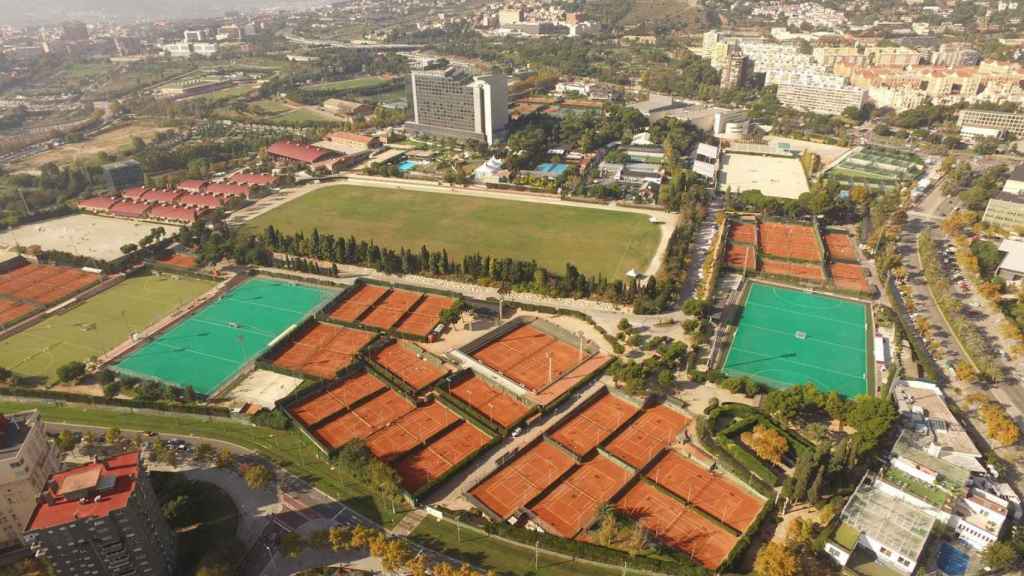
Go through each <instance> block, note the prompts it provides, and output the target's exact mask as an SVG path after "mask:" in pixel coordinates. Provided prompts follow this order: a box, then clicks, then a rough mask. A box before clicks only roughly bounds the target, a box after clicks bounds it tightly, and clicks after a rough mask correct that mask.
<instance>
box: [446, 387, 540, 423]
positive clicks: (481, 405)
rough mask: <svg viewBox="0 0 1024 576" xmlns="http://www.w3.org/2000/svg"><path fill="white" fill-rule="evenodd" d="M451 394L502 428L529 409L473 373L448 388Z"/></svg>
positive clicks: (517, 419) (524, 415)
mask: <svg viewBox="0 0 1024 576" xmlns="http://www.w3.org/2000/svg"><path fill="white" fill-rule="evenodd" d="M450 392H451V394H452V396H455V397H456V398H458V399H459V400H462V401H463V402H465V403H466V404H469V405H470V406H472V407H473V408H475V409H476V411H477V412H479V413H481V414H483V415H484V416H485V417H486V418H487V419H488V420H492V421H494V422H497V423H498V425H499V426H501V427H503V428H506V429H507V428H510V427H512V426H513V425H514V424H516V423H518V422H519V421H520V420H522V419H523V418H525V417H526V415H527V414H529V413H530V409H529V408H527V407H526V405H525V404H523V403H522V402H520V401H518V400H516V399H515V398H513V397H512V396H511V395H509V394H506V393H504V392H502V391H500V390H497V389H496V388H495V387H493V386H491V385H489V384H488V383H486V382H484V381H483V379H481V378H480V377H479V376H477V375H476V374H474V375H473V376H472V377H470V378H466V379H464V380H463V381H462V382H459V383H458V384H456V385H455V386H452V388H451V390H450Z"/></svg>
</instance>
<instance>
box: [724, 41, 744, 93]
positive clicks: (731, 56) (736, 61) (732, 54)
mask: <svg viewBox="0 0 1024 576" xmlns="http://www.w3.org/2000/svg"><path fill="white" fill-rule="evenodd" d="M727 52H728V54H727V55H726V57H725V61H724V62H722V67H721V69H720V70H719V71H718V73H719V76H720V81H719V86H721V87H722V88H739V87H740V86H744V85H745V84H746V83H747V77H748V75H749V72H750V71H751V68H752V66H751V61H750V59H749V58H747V57H746V56H744V55H743V50H741V49H740V48H739V47H738V46H733V45H730V46H729V49H728V51H727Z"/></svg>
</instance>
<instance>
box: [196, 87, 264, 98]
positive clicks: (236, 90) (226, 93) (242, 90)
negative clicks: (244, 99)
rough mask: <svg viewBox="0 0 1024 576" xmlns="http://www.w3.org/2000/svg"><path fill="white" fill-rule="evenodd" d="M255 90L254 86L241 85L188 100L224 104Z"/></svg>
mask: <svg viewBox="0 0 1024 576" xmlns="http://www.w3.org/2000/svg"><path fill="white" fill-rule="evenodd" d="M255 89H256V85H255V84H242V85H240V86H230V87H228V88H224V89H223V90H217V91H216V92H210V93H209V94H200V95H199V96H194V97H193V98H190V100H206V101H207V102H226V101H228V100H234V99H235V98H239V97H241V96H245V95H246V94H248V93H249V92H252V91H253V90H255Z"/></svg>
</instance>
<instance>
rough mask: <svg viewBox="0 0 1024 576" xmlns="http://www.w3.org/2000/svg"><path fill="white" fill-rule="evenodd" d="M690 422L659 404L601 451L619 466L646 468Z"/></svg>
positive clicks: (642, 415) (634, 421)
mask: <svg viewBox="0 0 1024 576" xmlns="http://www.w3.org/2000/svg"><path fill="white" fill-rule="evenodd" d="M689 422H690V419H689V418H687V417H686V416H684V415H682V414H680V413H679V412H676V411H675V410H673V409H671V408H669V407H667V406H665V405H662V404H659V405H657V406H655V407H653V408H650V409H648V410H644V412H643V414H641V415H640V416H639V417H637V419H636V420H633V422H632V423H631V424H630V425H629V426H627V427H626V428H625V429H624V430H623V431H622V432H620V433H619V434H618V436H616V437H615V438H613V439H612V441H611V442H609V443H608V445H607V446H606V447H605V448H606V449H607V450H608V452H610V453H611V454H613V455H615V456H616V457H617V458H619V459H620V460H622V461H623V462H625V463H627V464H629V465H630V466H633V467H634V468H636V469H638V470H639V469H641V468H643V467H644V466H646V465H647V464H648V463H649V462H650V461H651V460H653V459H654V458H655V456H657V455H658V454H659V453H660V452H661V451H662V450H664V449H665V448H666V447H667V446H669V445H670V444H672V443H673V442H675V439H676V437H677V436H678V435H679V434H680V433H681V432H682V431H683V430H684V429H685V428H686V425H687V424H689Z"/></svg>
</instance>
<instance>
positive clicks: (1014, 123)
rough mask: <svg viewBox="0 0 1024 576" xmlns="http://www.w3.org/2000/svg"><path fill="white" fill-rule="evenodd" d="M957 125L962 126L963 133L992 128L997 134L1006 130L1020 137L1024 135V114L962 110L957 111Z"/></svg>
mask: <svg viewBox="0 0 1024 576" xmlns="http://www.w3.org/2000/svg"><path fill="white" fill-rule="evenodd" d="M956 125H957V126H959V127H960V132H961V134H963V133H964V132H965V131H966V132H967V133H968V134H970V133H972V132H978V131H979V130H991V131H995V134H994V135H996V136H998V135H999V134H1001V133H1004V132H1005V133H1009V134H1013V135H1014V136H1016V137H1018V138H1022V137H1024V114H1020V113H1016V112H995V111H991V110H961V111H960V112H958V113H957V117H956Z"/></svg>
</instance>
